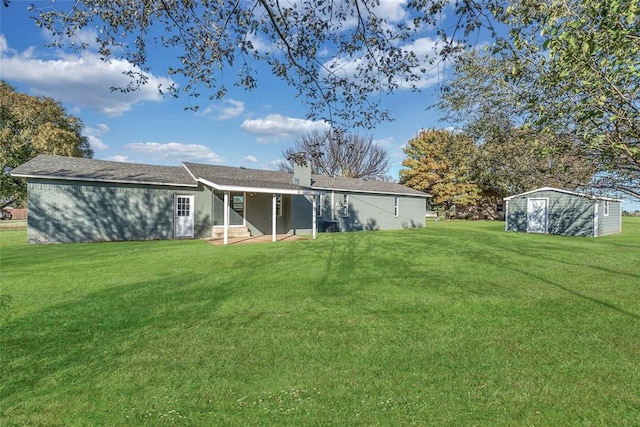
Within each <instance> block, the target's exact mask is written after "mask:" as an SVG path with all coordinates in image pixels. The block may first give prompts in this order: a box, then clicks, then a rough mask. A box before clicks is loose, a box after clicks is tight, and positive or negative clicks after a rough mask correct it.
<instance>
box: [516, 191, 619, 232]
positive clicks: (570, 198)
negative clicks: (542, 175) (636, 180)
mask: <svg viewBox="0 0 640 427" xmlns="http://www.w3.org/2000/svg"><path fill="white" fill-rule="evenodd" d="M504 200H505V202H506V209H505V210H506V215H505V230H506V231H519V232H523V233H524V232H526V233H545V234H559V235H563V236H586V237H598V236H606V235H608V234H615V233H620V232H621V231H622V200H619V199H612V198H608V197H596V196H591V195H587V194H580V193H575V192H572V191H567V190H560V189H557V188H551V187H543V188H538V189H536V190H532V191H527V192H526V193H522V194H516V195H515V196H510V197H505V199H504Z"/></svg>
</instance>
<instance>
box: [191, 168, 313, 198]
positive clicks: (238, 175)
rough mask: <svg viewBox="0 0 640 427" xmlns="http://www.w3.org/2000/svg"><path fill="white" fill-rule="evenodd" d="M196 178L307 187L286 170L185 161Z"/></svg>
mask: <svg viewBox="0 0 640 427" xmlns="http://www.w3.org/2000/svg"><path fill="white" fill-rule="evenodd" d="M183 165H184V167H185V168H187V170H189V172H191V174H192V175H193V176H194V177H195V178H196V179H203V180H206V181H209V182H210V183H213V184H216V185H219V186H230V187H231V186H233V187H246V188H255V189H260V188H264V189H280V190H293V191H301V192H302V191H304V190H308V188H306V187H302V186H300V185H296V184H294V183H293V175H291V174H290V173H286V172H278V171H269V170H259V169H246V168H237V167H231V166H216V165H203V164H199V163H183Z"/></svg>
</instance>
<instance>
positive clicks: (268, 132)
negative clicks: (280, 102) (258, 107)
mask: <svg viewBox="0 0 640 427" xmlns="http://www.w3.org/2000/svg"><path fill="white" fill-rule="evenodd" d="M240 128H241V129H242V130H243V131H245V132H248V133H250V134H253V135H256V140H257V141H258V142H263V143H267V142H277V141H286V140H291V139H295V138H297V137H299V136H302V135H305V134H308V133H310V132H313V131H320V132H323V131H328V130H329V129H330V128H331V125H329V123H327V122H325V121H324V120H321V121H312V120H304V119H296V118H292V117H284V116H281V115H280V114H269V115H268V116H267V117H265V118H263V119H255V120H249V119H247V120H245V121H244V122H243V123H242V125H241V126H240Z"/></svg>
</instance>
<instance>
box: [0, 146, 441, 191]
mask: <svg viewBox="0 0 640 427" xmlns="http://www.w3.org/2000/svg"><path fill="white" fill-rule="evenodd" d="M182 166H183V167H176V166H154V165H146V164H136V163H123V162H110V161H105V160H93V159H84V158H78V157H62V156H53V155H48V154H40V155H38V156H37V157H35V158H33V159H31V160H29V161H28V162H26V163H25V164H23V165H21V166H18V167H17V168H15V169H13V170H12V171H11V175H12V176H17V177H24V178H42V179H62V180H74V181H99V182H117V183H131V184H156V185H171V186H189V187H196V186H197V185H198V184H197V180H204V181H207V182H208V183H211V184H214V185H216V186H220V187H238V188H241V187H243V188H251V189H256V190H260V189H265V191H267V190H279V191H281V192H286V191H290V192H292V193H304V192H308V191H309V190H312V191H314V190H315V191H317V190H336V191H340V190H342V191H349V192H362V193H380V194H395V195H403V196H413V197H430V195H429V194H426V193H423V192H422V191H418V190H414V189H412V188H409V187H405V186H404V185H400V184H396V183H394V182H384V181H369V180H363V179H359V178H343V177H335V178H334V177H330V176H324V175H312V176H311V187H310V188H309V187H304V186H300V185H297V184H294V183H293V174H290V173H287V172H279V171H269V170H259V169H247V168H242V167H240V168H238V167H230V166H216V165H206V164H199V163H183V164H182Z"/></svg>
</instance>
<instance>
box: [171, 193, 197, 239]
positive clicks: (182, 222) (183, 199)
mask: <svg viewBox="0 0 640 427" xmlns="http://www.w3.org/2000/svg"><path fill="white" fill-rule="evenodd" d="M173 213H174V219H175V220H174V223H175V233H174V234H175V237H193V196H184V195H180V194H176V196H175V202H174V208H173Z"/></svg>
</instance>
